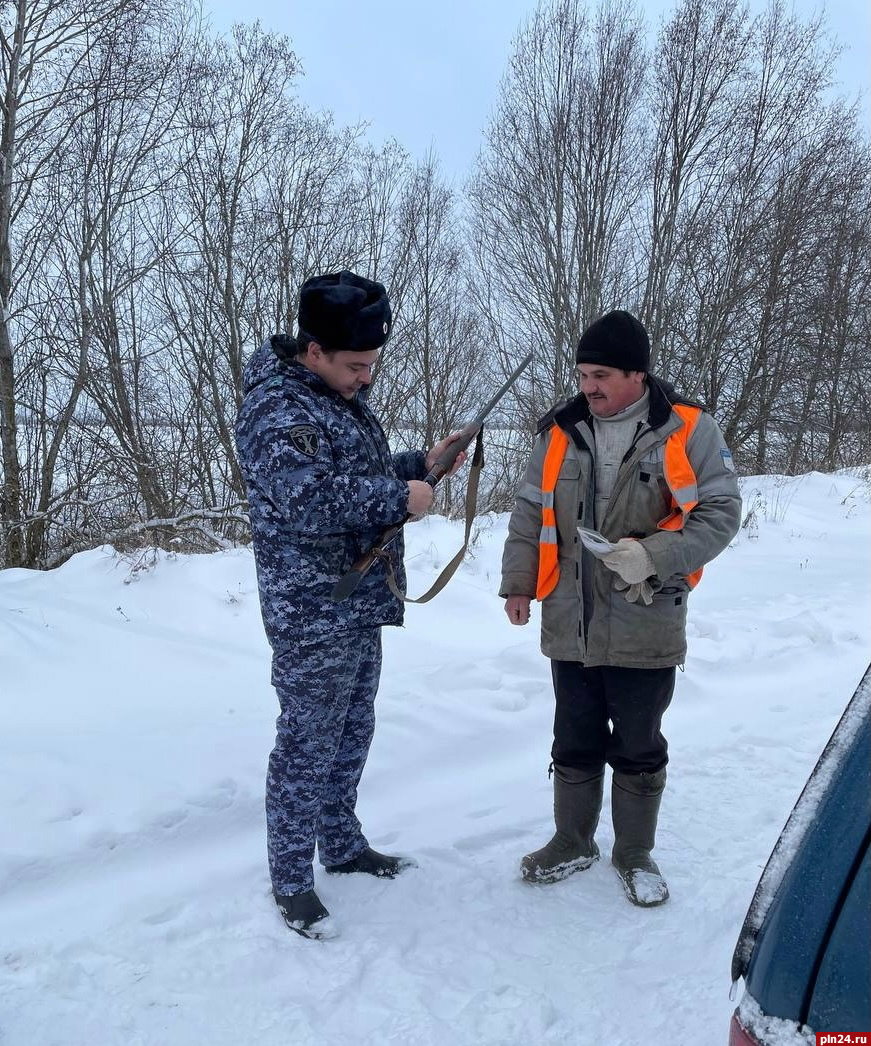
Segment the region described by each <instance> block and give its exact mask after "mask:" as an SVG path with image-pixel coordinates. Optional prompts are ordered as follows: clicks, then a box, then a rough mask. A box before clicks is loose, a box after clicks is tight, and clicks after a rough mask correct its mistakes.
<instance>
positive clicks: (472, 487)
mask: <svg viewBox="0 0 871 1046" xmlns="http://www.w3.org/2000/svg"><path fill="white" fill-rule="evenodd" d="M483 434H484V427H483V426H481V428H480V429H478V437H477V439H476V440H475V450H474V453H473V454H472V466H471V469H470V471H469V485H468V486H467V487H466V530H465V534H464V536H463V547H462V548H461V549H460V551H459V552H458V553H457V554H456V555H455V556H454V558H453V559H452V560H451V561H450V563H448V565H447V566H446V567H445V568H444V570H443V571H442V572H441V574H439V576H438V577H437V578H436V579H435V581H434V582H433V584H432V586H431V588H430V589H429V590H428V591H427V592H424V594H423V595H422V596H418V598H417V599H409V598H408V596H406V595H404V594H403V593H402V591H401V590H400V588H399V585H397V584H396V578H395V577H394V575H393V565H392V563H391V562H390V555H389V553H387V552H386V551H385V550H383V549H379V550H378V552H377V553H376V555H378V557H379V559H383V560H384V563H385V565H386V567H387V584H388V585H389V586H390V591H391V592H392V593H393V594H394V596H396V598H397V599H401V600H402V601H403V603H428V602H429V601H430V600H431V599H432V598H433V597H434V596H437V595H438V594H439V592H441V590H442V589H443V588H444V587H445V585H446V584H447V583H448V582H449V581H450V580H451V578H452V577H453V576H454V574H455V573H456V572H457V567H458V566H459V565H460V564H461V563H462V562H463V558H464V556H465V555H466V549H467V548H468V547H469V535H470V534H471V533H472V524H473V523H474V522H475V509H476V508H477V505H478V480H479V479H480V478H481V470H482V469H483V468H484V441H483Z"/></svg>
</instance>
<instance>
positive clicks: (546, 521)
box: [535, 425, 569, 599]
mask: <svg viewBox="0 0 871 1046" xmlns="http://www.w3.org/2000/svg"><path fill="white" fill-rule="evenodd" d="M568 445H569V437H568V436H567V435H566V434H565V433H564V432H563V430H562V429H561V428H560V427H559V426H558V425H554V426H553V428H552V429H551V430H550V442H549V443H548V445H547V453H546V454H545V456H544V467H543V468H542V475H541V533H540V534H539V537H538V585H537V586H536V590H535V598H536V599H544V597H545V596H549V595H550V594H551V592H553V590H554V589H555V588H556V585H557V582H558V581H559V558H558V556H557V532H556V515H555V514H554V504H553V495H554V491H555V490H556V481H557V479H558V478H559V470H560V467H561V465H562V463H563V458H564V457H565V456H566V448H567V447H568Z"/></svg>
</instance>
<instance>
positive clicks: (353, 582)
mask: <svg viewBox="0 0 871 1046" xmlns="http://www.w3.org/2000/svg"><path fill="white" fill-rule="evenodd" d="M531 362H532V353H530V354H529V355H528V356H527V357H526V359H525V360H524V361H523V362H522V363H521V364H520V366H519V367H517V369H516V370H515V371H514V373H513V374H512V375H511V377H510V378H509V379H508V380H507V381H506V382H505V384H504V385H503V386H502V388H501V389H499V391H498V392H497V393H496V395H495V396H494V397H493V398H492V399H491V400H490V402H489V403H488V404H487V406H486V407H484V409H483V410H482V411H480V413H479V414H478V415H477V416H476V417H475V420H474V421H470V422H469V423H468V425H464V426H463V427H462V429H460V435H459V437H458V438H457V439H455V440H454V441H453V443H451V444H449V446H448V447H447V449H446V450H445V451H444V453H443V454H442V455H441V457H439V458H438V459H437V460H436V461H435V462H434V463H433V466H432V468H431V469H430V470H429V472H428V473H427V474H426V476H424V480H423V481H424V483H429V485H430V486H431V487H435V485H436V484H437V483H438V482H439V480H441V479H442V478H444V476H446V475H447V474H448V473H449V472H450V471H451V469H452V468H453V467H454V463H455V462H456V460H457V458H458V457H459V456H460V454H462V453H463V451H464V450H466V448H467V447H468V446H469V444H470V443H471V442H472V440H473V439H474V438H475V437H476V436H477V435H478V433H479V432H480V431H481V428H482V427H483V425H484V421H485V420H486V418H487V416H488V415H489V414H490V412H491V411H492V410H493V408H494V407H495V406H496V404H497V403H498V402H499V400H501V399H502V397H503V396H504V395H505V393H506V392H507V391H508V390H509V389H510V388H511V386H512V385H513V384H514V382H515V381H517V379H518V378H519V377H520V375H521V374H522V373H523V371H524V370H525V369H526V368H527V367H528V366H529V364H530V363H531ZM411 518H412V517H411V515H410V514H409V515H407V516H406V517H405V519H403V520H400V522H399V523H393V524H391V525H390V526H389V527H387V528H386V529H385V530H384V531H383V532H382V534H381V536H380V537H379V538H378V540H377V541H376V542H375V544H374V545H373V546H372V548H370V549H369V551H368V552H364V553H363V555H362V556H360V558H359V559H358V560H357V561H356V562H355V563H354V565H353V566H352V567H351V569H350V570H349V571H348V572H347V573H346V574H344V575H343V576H342V577H341V578H339V580H338V581H337V582H336V584H335V585H334V586H333V590H332V592H331V593H330V597H331V599H332V600H333V602H334V603H341V601H342V600H343V599H347V598H348V596H350V595H351V593H352V592H354V591H355V589H356V588H357V586H358V585H359V584H360V582H361V581H362V580H363V578H364V577H365V576H366V574H367V573H368V571H369V569H370V568H371V567H372V565H373V564H374V563H375V561H376V560H377V559H381V558H383V557H384V556H386V555H387V552H386V551H385V550H386V549H387V546H388V545H389V544H390V543H391V541H393V539H394V538H395V537H396V535H397V534H398V533H399V532H400V530H402V528H403V527H404V526H405V524H406V523H407V522H408V521H409V520H410V519H411Z"/></svg>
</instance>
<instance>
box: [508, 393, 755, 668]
mask: <svg viewBox="0 0 871 1046" xmlns="http://www.w3.org/2000/svg"><path fill="white" fill-rule="evenodd" d="M648 385H649V388H650V409H649V413H648V418H647V422H646V423H643V424H642V425H641V427H640V429H639V432H638V433H637V434H636V437H635V442H634V443H633V445H632V447H631V449H630V451H629V452H628V454H627V455H626V457H625V458H624V460H623V463H622V465H621V466H620V469H619V471H618V473H617V477H616V480H615V484H614V491H613V493H612V495H611V499H610V501H609V502H608V509H607V512H606V514H605V518H604V520H603V521H602V524H601V526H600V527H599V530H600V531H601V533H602V534H604V535H605V537H607V538H609V539H610V540H612V541H617V540H618V539H619V538H624V537H633V538H637V539H639V540H641V542H642V544H643V545H644V547H645V548H646V549H647V551H648V552H649V553H650V556H651V558H652V559H653V562H654V565H655V567H656V577H655V578H654V579H652V580H651V582H650V583H651V585H652V587H653V588H654V597H653V604H652V605H651V606H645V605H644V604H643V603H640V602H639V603H628V602H627V601H626V599H625V598H624V596H623V594H622V593H621V592H618V591H616V590H615V588H614V582H615V580H616V575H615V574H614V573H613V572H612V571H611V570H609V569H608V568H607V567H606V566H605V565H604V564H603V563H601V562H600V561H599V560H597V559H596V558H595V557H594V556H592V554H591V553H590V552H588V551H587V550H586V549H584V547H583V546H582V545H581V543H580V542H579V540H578V537H577V526H578V525H579V524H580V525H582V526H585V527H589V528H591V529H594V528H595V523H594V511H595V458H594V455H595V439H594V435H593V422H592V419H591V415H590V410H589V406H588V404H587V401H586V399H585V398H584V397H583V396H577V397H576V398H575V399H573V400H570V401H569V402H568V403H561V404H558V405H557V406H556V407H554V408H553V410H551V411H550V412H549V414H548V415H546V416H545V418H543V419H542V421H541V422H540V424H539V433H538V436H537V437H536V441H535V446H534V448H533V451H532V456H531V458H530V460H529V464H528V466H527V469H526V475H525V476H524V479H523V483H522V484H521V487H520V490H519V491H518V493H517V498H516V502H515V506H514V510H513V511H512V513H511V519H510V521H509V526H508V539H507V540H506V542H505V549H504V552H503V557H502V583H501V586H500V590H499V591H500V595H502V596H510V595H524V596H531V597H533V598H534V597H535V591H536V583H537V578H538V543H539V533H540V531H541V481H542V468H543V464H544V457H545V453H546V450H547V444H548V432H549V429H550V427H551V425H552V424H553V423H556V424H557V425H559V427H560V428H561V429H563V430H564V431H565V432H566V433H567V435H568V436H569V437H570V442H569V445H568V448H567V450H566V455H565V459H564V460H563V463H562V468H561V470H560V474H559V479H558V480H557V485H556V490H555V492H554V506H555V514H556V524H557V531H558V557H559V568H560V577H559V582H558V584H557V586H556V588H555V589H554V590H553V592H552V593H551V594H550V595H549V596H547V597H546V598H545V599H544V601H543V603H542V611H541V617H542V626H541V649H542V652H543V653H544V654H545V655H546V656H547V657H550V658H553V659H554V660H559V661H581V662H583V663H584V664H585V665H587V666H589V667H592V666H596V665H614V666H619V667H624V668H660V667H666V666H670V665H678V664H682V663H683V661H684V657H685V655H686V613H687V598H688V596H689V586H688V584H687V581H686V577H687V575H688V574H691V573H693V572H694V571H695V570H698V569H699V567H702V566H704V564H706V563H709V562H710V561H711V560H712V559H714V557H715V556H717V555H719V553H720V552H722V551H723V549H724V548H726V546H727V545H728V544H729V542H730V541H731V540H732V538H733V537H734V536H735V534H736V533H737V532H738V528H739V526H740V522H741V498H740V494H739V492H738V483H737V479H736V477H735V472H734V467H733V465H732V457H731V454H730V453H729V451H728V449H727V447H726V445H725V443H724V441H723V437H722V435H721V433H720V430H719V428H718V427H717V423H716V422H715V421H714V419H713V418H712V417H711V415H710V414H708V413H703V414H702V415H701V417H700V418H699V421H698V424H697V425H696V427H695V430H694V431H693V433H692V435H691V436H690V438H689V440H688V442H687V456H688V458H689V460H690V464H691V465H692V467H693V470H694V471H695V474H696V479H697V481H698V490H699V495H698V496H699V504H698V505H697V506H696V508H694V509H693V511H692V512H691V513H690V516H689V519H688V520H687V521H686V523H685V525H684V527H683V529H682V530H680V531H666V530H657V523H658V522H659V521H660V520H662V519H664V518H665V517H666V516H667V515H668V514H669V512H670V511H671V497H670V492H669V490H668V487H667V485H666V483H665V479H664V476H663V462H664V448H665V442H666V440H667V439H668V437H669V436H670V435H671V434H672V433H673V432H675V431H677V430H678V429H679V428H680V427H681V426H682V425H683V421H682V420H681V418H680V417H679V416H678V415H677V414H676V413H675V412H674V411H672V409H671V405H672V403H689V402H690V401H688V400H684V399H682V398H681V397H679V396H677V395H676V394H675V392H674V389H673V388H672V387H671V386H670V385H668V384H667V383H666V382H664V381H662V380H661V379H657V378H655V377H654V376H653V375H649V376H648ZM696 405H697V404H696ZM701 584H704V579H702V581H701Z"/></svg>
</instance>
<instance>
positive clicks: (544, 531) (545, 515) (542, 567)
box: [535, 404, 702, 599]
mask: <svg viewBox="0 0 871 1046" xmlns="http://www.w3.org/2000/svg"><path fill="white" fill-rule="evenodd" d="M671 409H672V410H673V411H674V412H675V414H677V416H678V417H679V418H680V419H681V420H682V421H683V425H682V426H681V427H680V428H679V429H678V430H677V432H673V433H672V434H671V435H670V436H669V437H668V439H667V440H666V441H665V450H664V454H663V476H664V478H665V482H666V484H667V485H668V489H669V491H670V492H671V505H672V511H671V512H670V513H669V514H668V515H667V516H666V517H665V518H664V519H661V520H660V521H659V523H657V528H658V529H659V530H682V529H683V526H684V524H685V523H686V520H687V517H688V516H689V514H690V512H692V510H693V509H694V508H695V507H696V505H697V504H698V503H699V489H698V484H697V482H696V474H695V472H693V467H692V465H691V464H690V460H689V458H688V457H687V440H688V439H689V438H690V436H691V435H692V434H693V430H694V429H695V427H696V425H697V424H698V420H699V418H700V416H701V413H702V412H701V410H700V409H699V408H698V407H689V406H685V405H684V404H672V408H671ZM568 445H569V437H568V436H567V435H566V434H565V432H563V430H562V429H561V428H560V427H559V426H558V425H554V426H553V427H552V428H551V430H550V442H549V443H548V447H547V452H546V454H545V456H544V467H543V469H542V477H541V534H540V536H539V539H538V586H537V588H536V592H535V598H536V599H544V598H545V597H546V596H549V595H550V594H551V592H553V590H554V589H555V588H556V586H557V583H558V582H559V557H558V549H557V530H556V515H555V513H554V491H555V490H556V483H557V479H558V478H559V471H560V467H561V466H562V463H563V458H564V457H565V454H566V449H567V447H568ZM701 576H702V569H701V568H699V569H698V570H695V571H693V573H692V574H689V575H688V576H687V579H686V580H687V584H688V585H689V586H690V588H695V587H696V585H697V584H698V583H699V580H700V579H701Z"/></svg>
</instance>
